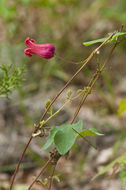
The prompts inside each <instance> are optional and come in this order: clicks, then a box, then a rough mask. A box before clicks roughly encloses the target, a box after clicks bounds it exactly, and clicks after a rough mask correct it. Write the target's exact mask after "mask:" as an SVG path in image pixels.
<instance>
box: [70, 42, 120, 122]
mask: <svg viewBox="0 0 126 190" xmlns="http://www.w3.org/2000/svg"><path fill="white" fill-rule="evenodd" d="M116 46H117V43H115V44H114V46H113V48H112V49H111V51H110V53H109V55H108V57H107V59H106V61H105V62H104V64H103V66H102V67H101V69H100V70H99V71H97V72H96V73H95V75H94V77H93V79H92V80H91V81H90V83H89V85H88V87H89V90H90V92H91V91H92V88H93V87H94V85H95V83H96V81H97V80H98V79H99V77H100V74H101V72H102V71H103V70H104V68H105V67H106V65H107V64H108V62H109V60H110V58H111V56H112V53H113V51H114V49H115V48H116ZM88 94H89V93H88V92H85V93H84V95H83V97H82V99H81V100H80V102H79V104H78V107H77V109H76V111H75V113H74V116H73V118H72V121H71V124H72V123H73V122H74V120H75V119H76V117H77V115H78V113H79V111H80V109H81V107H82V105H83V104H84V102H85V100H86V98H87V96H88Z"/></svg>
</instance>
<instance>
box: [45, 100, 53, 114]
mask: <svg viewBox="0 0 126 190" xmlns="http://www.w3.org/2000/svg"><path fill="white" fill-rule="evenodd" d="M50 104H51V100H50V99H48V100H47V102H46V105H45V108H46V109H47V108H48V107H49V105H50ZM47 113H48V114H49V115H52V106H51V107H50V108H49V110H48V112H47Z"/></svg>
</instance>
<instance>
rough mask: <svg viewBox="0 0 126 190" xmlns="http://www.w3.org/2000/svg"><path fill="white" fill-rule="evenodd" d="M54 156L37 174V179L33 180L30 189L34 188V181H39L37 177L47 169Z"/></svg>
mask: <svg viewBox="0 0 126 190" xmlns="http://www.w3.org/2000/svg"><path fill="white" fill-rule="evenodd" d="M51 160H52V158H50V159H49V160H48V161H47V162H46V163H45V165H44V166H43V167H42V169H41V171H40V173H39V174H38V175H37V177H36V178H35V180H34V181H33V182H32V184H31V185H30V186H29V188H28V190H30V189H31V188H32V186H33V185H34V183H35V182H36V181H37V179H38V178H39V177H40V175H41V174H42V173H43V172H44V170H45V169H46V167H47V166H48V165H49V163H50V162H51Z"/></svg>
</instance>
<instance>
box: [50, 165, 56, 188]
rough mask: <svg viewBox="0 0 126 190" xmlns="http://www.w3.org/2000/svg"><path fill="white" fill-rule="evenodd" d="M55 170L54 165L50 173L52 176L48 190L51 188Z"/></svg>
mask: <svg viewBox="0 0 126 190" xmlns="http://www.w3.org/2000/svg"><path fill="white" fill-rule="evenodd" d="M55 169H56V164H55V165H54V167H53V171H52V175H51V179H50V183H49V188H48V190H51V186H52V182H53V176H54V172H55Z"/></svg>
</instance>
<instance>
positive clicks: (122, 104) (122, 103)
mask: <svg viewBox="0 0 126 190" xmlns="http://www.w3.org/2000/svg"><path fill="white" fill-rule="evenodd" d="M124 111H126V100H121V101H120V106H119V109H118V115H119V116H120V115H122V113H123V112H124Z"/></svg>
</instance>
